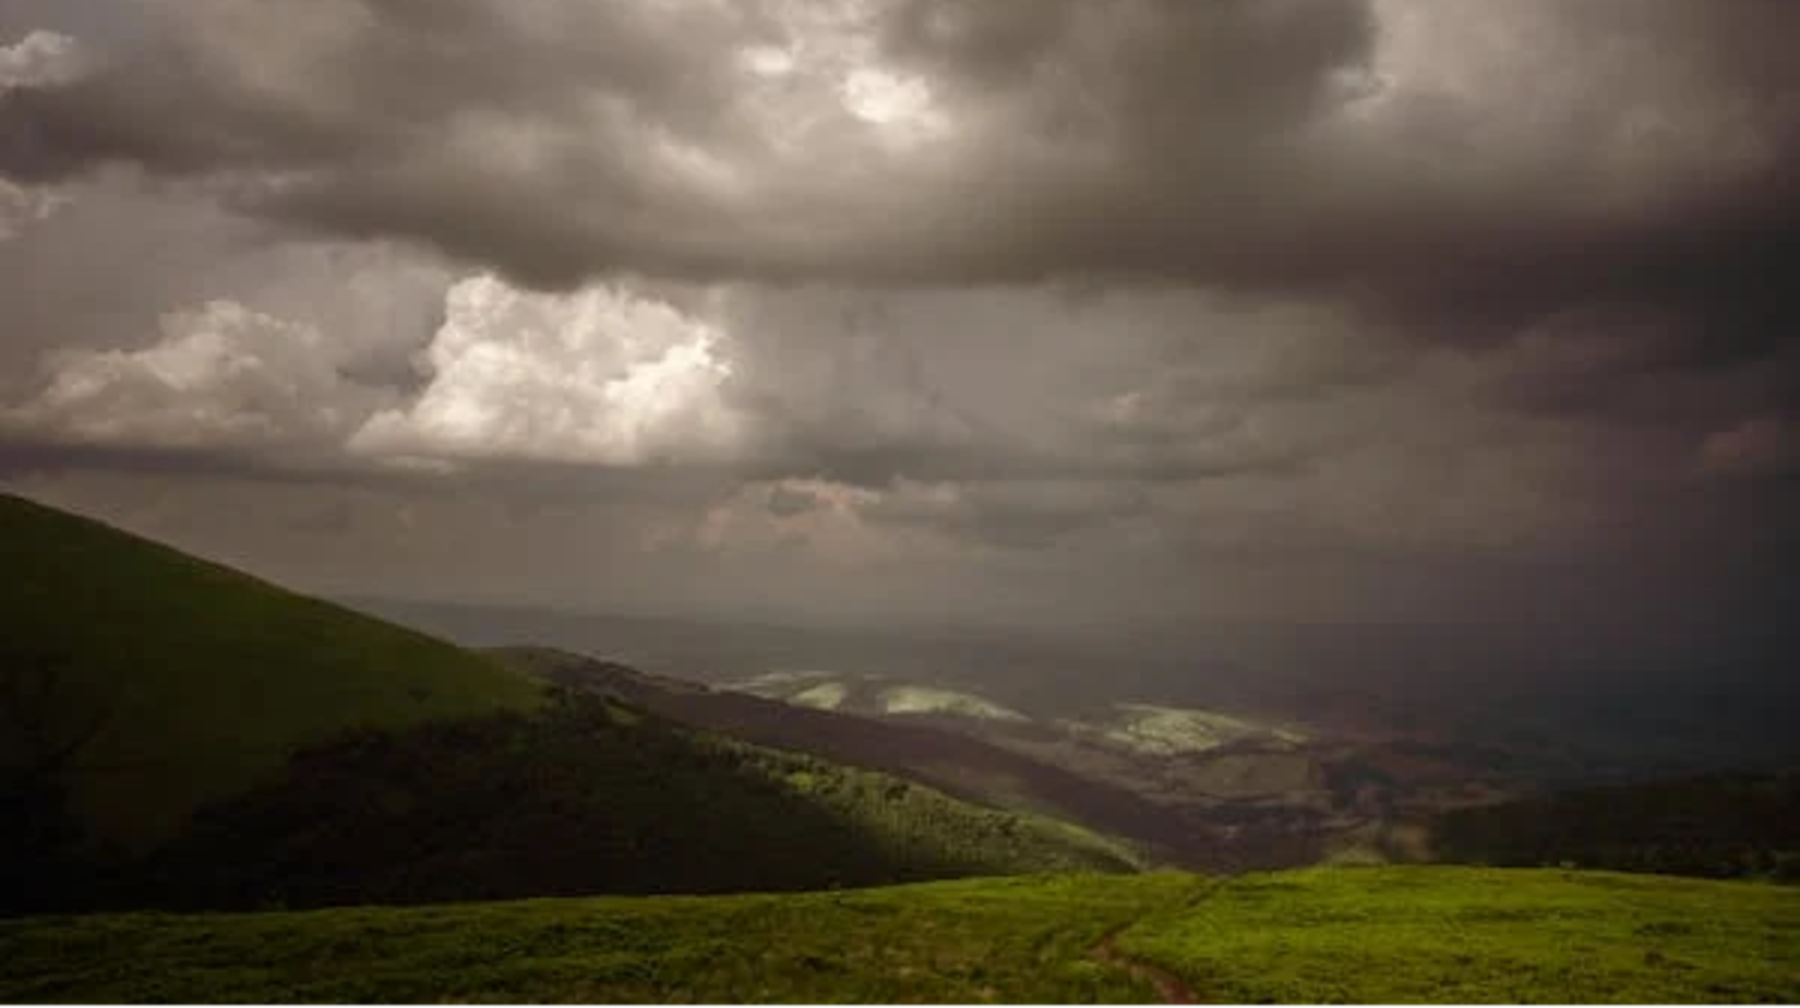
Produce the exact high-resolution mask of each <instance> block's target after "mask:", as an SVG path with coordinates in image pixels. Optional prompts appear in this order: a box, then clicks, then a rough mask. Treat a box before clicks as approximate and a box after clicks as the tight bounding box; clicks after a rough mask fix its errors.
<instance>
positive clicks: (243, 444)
mask: <svg viewBox="0 0 1800 1008" xmlns="http://www.w3.org/2000/svg"><path fill="white" fill-rule="evenodd" d="M1796 38H1800V3H1793V2H1791V0H1580V2H1574V0H1480V2H1476V0H1368V2H1352V0H1254V2H1251V0H1244V2H1235V0H1163V2H1154V0H1115V2H1107V0H1069V2H1061V0H963V2H956V0H845V2H839V3H834V2H826V0H817V2H808V0H741V2H739V0H731V2H722V0H657V2H655V3H650V2H643V3H626V2H610V0H608V2H603V0H6V2H5V3H4V4H0V485H3V486H5V487H6V488H8V489H11V490H13V491H15V492H20V493H24V494H27V495H30V496H33V497H37V498H39V499H43V500H46V501H49V502H52V503H57V504H62V505H65V506H70V507H74V508H77V509H79V510H82V511H85V512H88V513H92V514H96V515H100V516H102V517H105V518H108V519H110V520H113V521H116V522H119V523H121V524H124V525H125V526H127V527H129V528H132V529H134V530H138V531H141V532H144V533H147V534H150V535H153V536H156V537H159V538H164V539H167V540H170V541H173V542H176V543H178V544H180V545H183V546H185V547H188V548H192V549H197V550H199V551H201V552H203V553H206V554H208V555H211V556H215V557H219V558H222V559H225V560H227V561H229V562H233V563H237V564H240V565H243V566H246V567H248V568H249V569H251V570H253V571H256V572H259V573H262V574H265V575H267V576H271V577H274V578H276V579H279V580H284V581H286V582H289V583H292V584H295V585H297V586H299V587H302V588H307V589H312V590H319V591H328V592H361V593H378V594H390V595H401V596H422V597H431V598H438V599H467V600H489V601H517V602H531V603H547V604H556V605H562V606H568V607H574V608H595V609H630V610H667V611H696V612H697V611H706V612H726V613H729V612H752V611H754V612H756V613H758V614H767V613H771V612H778V613H787V614H791V615H795V616H802V617H809V618H821V619H829V618H837V617H845V616H855V617H869V616H873V615H889V616H892V617H893V618H895V619H906V620H920V619H925V620H931V619H954V620H958V621H971V620H972V621H984V620H986V621H995V622H1003V623H1030V624H1039V625H1067V624H1070V623H1088V622H1098V623H1107V622H1116V621H1129V620H1137V619H1170V618H1194V619H1236V618H1256V619H1276V620H1287V619H1292V620H1369V619H1380V620H1422V621H1439V620H1458V621H1468V620H1479V621H1487V620H1502V621H1508V620H1515V619H1522V620H1563V621H1579V620H1590V619H1599V618H1603V617H1610V618H1615V619H1619V620H1624V621H1632V620H1638V621H1644V622H1645V624H1646V625H1656V626H1668V625H1672V624H1676V623H1679V624H1683V625H1688V624H1692V625H1697V626H1706V627H1723V626H1738V625H1742V626H1754V625H1756V624H1757V623H1758V622H1759V621H1765V620H1776V619H1782V618H1786V617H1787V616H1788V615H1789V610H1790V608H1791V607H1792V606H1793V605H1794V604H1795V603H1796V601H1800V598H1797V594H1796V592H1795V590H1794V586H1795V584H1796V580H1795V575H1794V570H1795V561H1796V559H1797V558H1800V493H1797V492H1796V487H1797V486H1800V480H1797V479H1796V477H1797V476H1800V341H1796V340H1795V339H1794V338H1793V337H1794V335H1795V325H1796V322H1797V321H1800V311H1797V310H1796V309H1797V307H1800V284H1796V282H1795V281H1796V279H1797V277H1796V268H1797V267H1796V263H1800V61H1797V60H1795V59H1794V58H1793V54H1792V43H1793V40H1794V39H1796Z"/></svg>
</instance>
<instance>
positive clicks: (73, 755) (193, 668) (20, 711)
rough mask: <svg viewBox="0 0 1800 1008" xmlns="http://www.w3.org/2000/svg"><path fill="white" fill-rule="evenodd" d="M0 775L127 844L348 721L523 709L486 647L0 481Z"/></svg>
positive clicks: (257, 776)
mask: <svg viewBox="0 0 1800 1008" xmlns="http://www.w3.org/2000/svg"><path fill="white" fill-rule="evenodd" d="M0 571H4V576H0V619H3V620H4V627H5V629H4V633H0V788H4V789H5V790H6V792H7V794H8V795H10V796H12V797H11V799H10V800H12V801H13V802H15V803H16V802H19V801H26V800H28V798H25V797H21V795H27V794H34V793H38V792H41V791H42V790H43V789H44V788H57V789H66V791H67V793H68V796H69V799H70V801H71V803H72V808H73V810H74V812H75V815H76V818H77V820H78V823H77V824H72V827H73V828H77V829H80V830H82V831H84V832H86V833H88V834H90V835H91V836H92V837H93V838H95V839H97V840H98V841H101V842H102V843H107V844H119V845H124V846H126V847H128V848H132V849H142V848H145V847H148V846H151V845H153V844H154V843H156V842H157V841H161V840H164V839H167V838H168V837H171V836H173V835H175V834H176V833H177V832H179V830H180V829H181V827H182V825H183V823H184V822H185V821H186V819H187V817H188V815H189V813H190V812H191V811H192V810H193V809H194V808H195V807H196V806H197V805H199V804H200V803H202V802H205V801H208V800H211V799H216V798H221V797H224V796H226V795H230V794H232V793H234V792H237V791H240V790H242V789H244V788H246V787H249V786H251V785H253V784H256V783H258V782H260V781H266V780H269V779H271V778H273V777H276V776H279V772H280V770H281V768H282V766H283V764H284V763H285V762H286V761H287V759H288V756H289V755H290V754H291V753H292V752H293V751H294V750H295V749H296V748H297V747H299V746H302V745H305V744H308V743H315V742H319V741H321V740H324V739H326V738H329V737H331V736H333V735H335V734H337V733H339V732H342V731H344V730H346V729H350V728H356V727H360V726H384V727H398V726H405V725H412V724H418V723H421V722H425V721H428V720H434V719H444V718H454V717H463V716H469V715H476V714H486V713H491V712H494V711H497V710H526V709H529V708H531V707H533V706H535V705H536V704H538V703H539V701H540V696H541V694H542V687H541V686H540V685H539V684H538V683H536V682H533V681H531V680H529V679H527V678H526V677H524V676H520V675H518V674H517V673H514V672H512V671H509V670H507V669H505V668H502V667H501V666H499V665H498V664H497V663H495V662H493V661H492V660H490V659H488V658H485V657H483V656H481V655H478V654H475V653H473V652H470V651H466V650H463V649H461V648H458V647H455V646H452V645H450V644H446V643H444V642H442V641H439V640H435V639H433V638H431V637H427V636H425V635H424V634H421V633H417V632H415V631H412V630H407V629H403V628H401V627H397V626H394V625H392V624H389V623H384V622H382V621H380V620H377V619H374V618H371V617H368V616H364V615H362V614H360V613H356V612H352V611H350V610H348V609H344V608H342V607H339V606H336V605H332V604H330V603H326V602H321V601H318V600H316V599H311V598H306V597H303V596H300V595H297V594H294V593H292V592H289V591H284V590H282V589H280V588H277V587H275V586H273V585H270V584H268V583H266V582H263V581H260V580H257V579H256V578H253V577H250V576H248V575H245V574H242V573H239V572H237V571H234V570H231V569H229V568H226V567H222V566H219V565H217V564H213V563H208V562H206V561H204V560H200V559H197V558H195V557H192V556H188V555H186V554H183V553H180V552H178V551H176V550H173V549H170V548H168V547H166V546H162V545H159V544H157V543H154V542H150V541H148V540H145V539H141V538H138V537H137V536H133V535H130V534H127V533H125V532H122V531H120V530H118V529H115V528H111V527H109V526H107V525H104V524H101V523H100V522H96V521H91V520H89V519H86V518H81V517H77V516H75V515H71V514H68V513H65V512H62V511H58V510H56V509H53V508H49V507H45V506H43V505H40V504H36V503H33V502H31V501H27V500H24V499H21V498H18V497H13V496H7V495H0Z"/></svg>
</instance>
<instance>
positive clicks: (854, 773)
mask: <svg viewBox="0 0 1800 1008" xmlns="http://www.w3.org/2000/svg"><path fill="white" fill-rule="evenodd" d="M1136 867H1137V864H1136V861H1135V858H1134V856H1133V855H1132V853H1131V852H1130V851H1128V850H1126V849H1124V848H1122V847H1120V846H1118V845H1116V844H1113V843H1111V842H1109V841H1106V840H1104V839H1102V838H1100V837H1097V836H1094V835H1092V834H1089V833H1086V832H1085V831H1082V830H1079V829H1076V828H1074V827H1071V826H1067V825H1065V824H1062V823H1058V822H1053V821H1050V820H1045V819H1040V818H1038V817H1035V816H1029V815H1019V814H1013V813H1007V812H1000V811H995V810H991V809H983V808H977V807H975V806H972V805H969V804H967V803H965V802H961V801H957V800H955V799H952V798H950V797H948V796H946V795H943V794H941V793H939V792H937V791H934V790H932V789H930V788H926V787H922V786H919V785H916V784H909V783H908V782H906V781H903V780H899V779H896V778H894V777H890V776H887V775H885V774H878V773H872V772H868V771H862V770H856V769H852V768H849V767H844V766H839V765H836V764H832V763H828V762H825V761H823V760H817V759H811V758H807V757H803V756H798V755H793V754H789V753H781V752H775V751H772V750H767V749H762V748H759V747H756V746H751V745H746V744H744V743H741V742H737V741H734V740H731V739H726V738H721V737H718V736H711V735H706V734H699V733H694V732H691V731H688V730H686V729H684V728H681V727H679V726H677V725H674V724H672V723H670V722H667V721H665V720H663V719H661V718H658V717H655V716H653V715H649V714H646V713H644V712H641V711H637V710H634V709H631V708H629V707H625V706H623V705H620V704H617V703H614V702H608V701H604V700H601V699H598V698H595V697H592V696H587V695H582V694H572V693H567V692H562V691H558V692H557V693H556V694H555V695H554V697H553V700H552V701H551V703H550V704H549V705H548V706H547V707H546V708H545V709H544V710H541V711H538V712H534V713H531V714H509V715H497V716H492V717H487V718H481V719H470V720H463V721H455V722H444V723H439V724H433V725H424V726H420V727H416V728H412V729H407V730H403V731H397V732H392V731H365V732H361V733H358V734H355V735H352V736H349V737H346V738H343V739H340V740H338V741H336V742H333V743H330V744H327V745H323V746H319V747H316V748H313V749H309V750H307V751H305V752H303V753H301V754H300V755H299V756H298V757H296V758H295V759H294V760H293V761H292V763H291V764H290V766H289V768H288V772H287V774H286V775H285V777H284V778H283V779H282V780H280V781H279V782H276V783H273V784H270V785H267V786H264V787H260V788H257V789H255V790H252V791H250V792H248V793H246V794H243V795H240V796H238V797H235V798H232V799H229V800H226V801H224V802H220V803H218V804H216V805H213V806H210V807H208V808H205V809H202V810H201V811H200V812H199V813H198V814H197V815H196V817H195V820H194V824H193V827H192V828H191V829H190V830H189V832H188V833H187V834H185V835H184V836H183V837H182V838H181V839H180V840H179V841H177V842H176V843H175V844H173V845H172V846H171V847H169V848H168V849H166V850H165V851H163V852H162V853H160V854H159V855H158V856H157V857H156V858H154V859H152V860H151V862H150V863H149V864H147V865H145V866H143V867H142V868H141V869H140V870H139V871H138V872H136V873H135V875H136V880H135V888H134V887H129V886H128V887H125V888H124V889H122V890H121V891H119V892H118V893H117V894H115V895H113V896H112V897H111V899H110V902H112V903H114V904H123V905H146V904H147V905H155V906H189V907H208V908H212V907H235V908H256V907H260V906H267V905H282V906H327V905H344V904H355V903H418V902H430V901H444V900H468V899H496V898H516V897H522V896H553V895H588V894H597V893H719V892H745V891H764V892H767V891H789V890H801V889H826V888H832V887H838V886H852V885H875V884H883V883H894V882H904V881H916V880H925V879H941V878H953V877H960V876H968V875H1005V874H1017V873H1025V872H1047V871H1081V870H1087V871H1114V872H1129V871H1133V870H1135V869H1136Z"/></svg>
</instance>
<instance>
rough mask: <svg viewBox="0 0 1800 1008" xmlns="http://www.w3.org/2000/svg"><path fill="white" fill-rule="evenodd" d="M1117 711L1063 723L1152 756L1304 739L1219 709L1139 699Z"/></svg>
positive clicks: (1118, 706)
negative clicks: (1255, 741)
mask: <svg viewBox="0 0 1800 1008" xmlns="http://www.w3.org/2000/svg"><path fill="white" fill-rule="evenodd" d="M1113 711H1114V712H1115V716H1114V717H1113V718H1111V719H1109V720H1106V721H1099V722H1080V721H1064V722H1062V725H1063V727H1065V728H1067V729H1068V730H1069V731H1070V732H1072V733H1074V734H1076V735H1080V736H1084V737H1086V738H1089V739H1091V740H1094V741H1099V742H1103V743H1106V744H1110V745H1115V746H1119V747H1121V748H1125V749H1129V750H1131V751H1133V752H1138V753H1144V754H1146V755H1152V756H1176V755H1180V754H1182V753H1199V752H1206V751H1208V750H1210V749H1217V748H1219V747H1220V746H1223V745H1229V744H1230V743H1233V742H1239V741H1243V740H1247V739H1258V740H1264V741H1269V740H1272V741H1278V742H1282V743H1286V744H1289V745H1294V744H1298V743H1301V742H1304V741H1306V736H1305V735H1303V734H1301V733H1299V732H1297V731H1294V730H1292V729H1290V728H1283V727H1278V726H1273V725H1265V724H1259V723H1255V722H1251V721H1245V720H1243V719H1240V718H1235V717H1232V716H1231V715H1229V714H1220V713H1218V712H1216V711H1206V710H1195V709H1192V708H1186V707H1159V706H1156V705H1154V704H1137V703H1123V704H1115V705H1114V706H1113Z"/></svg>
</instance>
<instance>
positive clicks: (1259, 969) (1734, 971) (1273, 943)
mask: <svg viewBox="0 0 1800 1008" xmlns="http://www.w3.org/2000/svg"><path fill="white" fill-rule="evenodd" d="M1118 945H1119V948H1120V949H1121V950H1123V951H1125V952H1126V953H1128V954H1130V955H1133V956H1137V957H1140V958H1143V959H1146V960H1149V961H1153V962H1156V963H1158V964H1159V965H1161V966H1163V967H1165V968H1167V969H1169V970H1171V971H1173V972H1175V973H1176V974H1178V975H1180V976H1181V977H1183V978H1184V979H1185V980H1186V981H1187V982H1188V983H1189V985H1190V986H1191V987H1192V988H1193V989H1194V991H1195V993H1196V994H1197V995H1198V996H1199V997H1200V998H1202V999H1204V1000H1211V1001H1222V1002H1251V1001H1277V1002H1288V1003H1293V1002H1302V1003H1306V1002H1339V1003H1342V1002H1369V1001H1376V1002H1429V1001H1439V1002H1441V1001H1451V1002H1577V1003H1594V1002H1626V1003H1649V1004H1655V1003H1665V1002H1668V1003H1672V1002H1766V1001H1776V1002H1793V1001H1795V1000H1796V999H1800V890H1795V889H1794V888H1792V887H1787V886H1775V885H1767V884H1755V883H1737V882H1711V881H1702V880H1692V879H1677V878H1670V877H1663V876H1648V875H1616V874H1606V873H1586V872H1563V871H1541V870H1506V869H1473V868H1437V867H1430V868H1428V867H1403V868H1352V869H1337V870H1333V869H1310V870H1306V871H1296V872H1282V873H1276V874H1270V875H1261V876H1246V877H1242V878H1239V879H1235V880H1233V881H1231V882H1230V883H1228V884H1225V885H1221V886H1219V887H1218V888H1217V889H1216V890H1214V891H1213V892H1211V893H1209V894H1208V895H1207V897H1206V898H1205V900H1204V901H1203V902H1202V903H1200V904H1199V905H1197V906H1195V907H1193V908H1192V909H1188V910H1184V911H1182V912H1180V913H1177V914H1173V915H1161V916H1156V917H1152V918H1151V919H1148V920H1145V921H1143V922H1141V923H1140V924H1138V925H1136V926H1134V927H1132V928H1131V929H1129V930H1127V931H1126V932H1124V934H1122V935H1121V936H1120V938H1119V942H1118Z"/></svg>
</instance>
